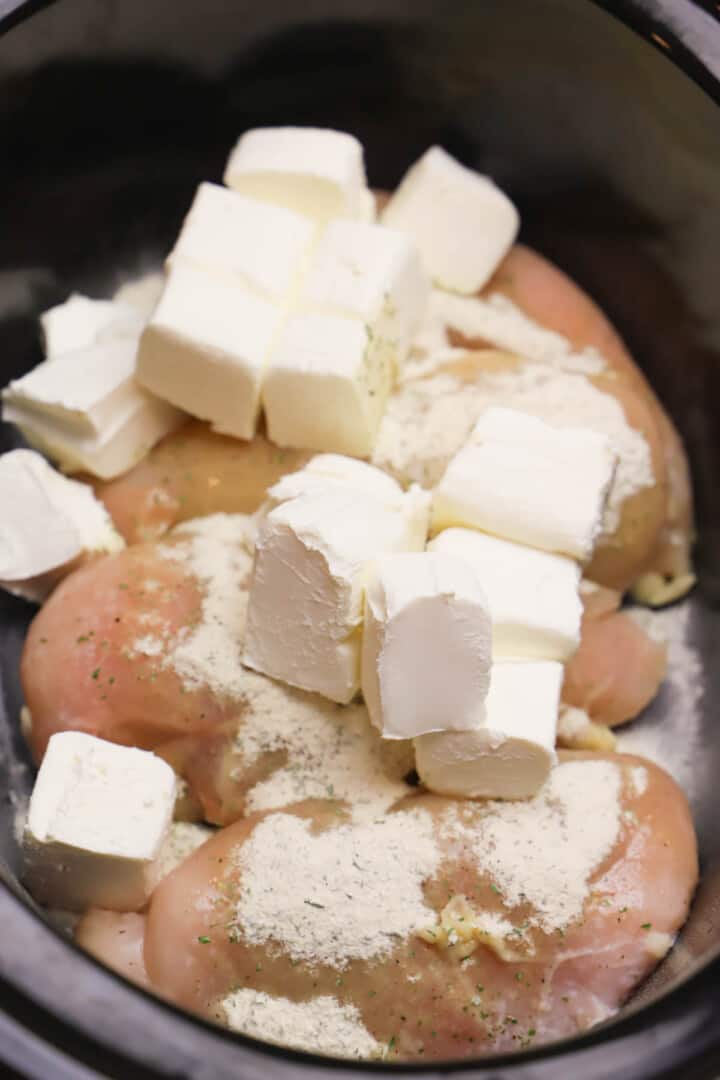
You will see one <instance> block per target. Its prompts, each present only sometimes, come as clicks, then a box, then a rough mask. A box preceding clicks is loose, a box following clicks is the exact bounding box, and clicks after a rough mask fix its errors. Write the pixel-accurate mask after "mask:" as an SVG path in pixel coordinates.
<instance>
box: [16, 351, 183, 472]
mask: <svg viewBox="0 0 720 1080" xmlns="http://www.w3.org/2000/svg"><path fill="white" fill-rule="evenodd" d="M136 353H137V341H136V340H134V339H132V338H123V339H117V340H110V341H106V342H96V343H95V344H93V345H91V346H89V347H88V348H85V349H81V350H79V351H78V352H73V353H63V354H62V355H61V356H59V357H57V359H54V360H46V361H45V362H44V363H42V364H39V365H38V366H37V367H36V368H34V369H33V370H32V371H31V372H29V373H28V374H27V375H24V376H23V377H22V378H20V379H16V380H14V381H13V382H11V383H10V384H9V386H7V387H6V388H5V389H4V390H3V395H2V396H3V402H4V404H3V418H4V419H5V420H7V421H9V422H11V423H14V424H17V426H18V427H19V428H20V430H21V431H22V432H23V434H24V435H25V437H26V438H27V440H28V441H29V442H30V443H31V444H32V445H33V446H36V447H38V448H39V449H41V450H43V451H44V452H45V453H46V454H47V455H48V456H49V457H51V458H52V459H53V460H54V461H56V462H58V463H59V464H60V465H61V467H62V468H64V469H67V470H69V471H72V470H81V469H85V470H87V471H88V472H91V473H93V474H94V475H96V476H100V477H103V478H104V479H109V478H111V477H113V476H118V475H119V474H120V473H122V472H125V471H126V470H127V469H129V468H131V467H132V466H133V465H135V464H136V463H137V462H138V461H139V460H140V459H141V458H143V457H144V456H145V454H146V453H147V452H148V450H149V449H150V448H151V447H152V446H153V445H154V444H155V443H156V442H157V441H158V439H161V438H162V437H163V435H166V434H167V433H168V432H169V431H172V430H173V429H174V428H175V427H177V426H178V424H180V423H181V422H182V420H183V416H182V414H181V413H179V412H178V411H177V410H176V409H174V408H171V406H170V405H168V404H167V403H166V402H164V401H161V400H159V399H158V398H156V397H153V396H152V395H151V394H148V393H147V392H146V391H145V390H144V389H142V387H140V386H139V385H138V383H137V382H136V380H135V376H134V369H135V357H136Z"/></svg>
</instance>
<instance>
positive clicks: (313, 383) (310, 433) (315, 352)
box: [262, 314, 395, 457]
mask: <svg viewBox="0 0 720 1080" xmlns="http://www.w3.org/2000/svg"><path fill="white" fill-rule="evenodd" d="M394 374H395V360H394V354H393V351H392V349H390V348H389V347H388V345H387V343H385V342H383V341H382V340H379V339H378V338H377V337H376V336H375V335H374V334H373V331H372V328H371V327H369V326H367V325H366V324H365V323H363V322H362V321H361V320H359V319H351V318H345V317H342V316H339V315H320V314H306V315H303V314H297V315H293V316H291V317H290V318H289V319H288V321H287V323H286V324H285V327H284V328H283V330H282V331H281V333H280V335H279V337H278V340H277V343H276V345H275V348H274V350H273V354H272V359H271V362H270V364H269V365H268V370H267V374H266V376H265V383H264V386H263V392H262V398H263V404H264V406H265V415H266V418H267V425H268V434H269V436H270V438H271V439H272V441H273V442H274V443H277V445H278V446H292V447H301V448H307V449H309V450H324V451H328V452H334V453H338V454H350V455H354V456H356V457H369V456H370V454H371V452H372V449H373V446H374V445H375V439H376V437H377V432H378V428H379V426H380V421H381V419H382V416H383V412H384V411H385V404H386V402H387V399H388V396H389V394H390V391H391V389H392V386H393V381H394Z"/></svg>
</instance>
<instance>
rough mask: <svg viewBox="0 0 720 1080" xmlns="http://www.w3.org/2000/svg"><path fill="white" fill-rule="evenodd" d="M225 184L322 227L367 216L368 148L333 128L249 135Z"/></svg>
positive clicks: (239, 144)
mask: <svg viewBox="0 0 720 1080" xmlns="http://www.w3.org/2000/svg"><path fill="white" fill-rule="evenodd" d="M223 181H224V183H225V184H227V186H228V187H229V188H232V189H233V190H234V191H237V192H240V194H241V195H246V196H248V197H249V198H251V199H259V200H260V201H263V202H268V203H274V204H276V205H277V206H285V207H287V208H288V209H290V210H295V211H296V212H297V213H300V214H305V215H306V216H308V217H311V218H313V219H314V220H315V221H317V222H318V223H321V224H323V223H325V222H327V221H329V220H330V219H331V218H336V217H343V218H362V217H366V216H367V212H368V201H367V195H366V192H367V180H366V177H365V166H364V163H363V149H362V146H361V144H360V143H359V142H358V140H357V139H356V138H355V137H354V136H353V135H348V134H347V133H346V132H344V131H332V130H330V129H329V128H312V127H270V128H254V129H253V130H251V131H246V132H245V134H244V135H242V136H241V137H240V139H239V141H238V142H237V144H236V146H235V148H234V150H233V151H232V153H231V155H230V158H229V160H228V163H227V166H226V168H225V175H224V177H223Z"/></svg>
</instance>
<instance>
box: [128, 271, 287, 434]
mask: <svg viewBox="0 0 720 1080" xmlns="http://www.w3.org/2000/svg"><path fill="white" fill-rule="evenodd" d="M282 319H283V311H282V308H281V307H279V306H278V305H276V304H274V303H272V302H271V301H270V300H267V299H265V298H263V297H261V296H259V295H258V294H257V293H255V292H253V291H251V290H250V289H247V288H246V287H245V286H244V285H243V284H241V283H239V282H234V281H228V280H221V279H220V278H217V277H213V276H212V275H211V274H208V273H206V272H205V271H203V270H198V269H196V268H195V267H191V266H187V265H180V264H178V265H176V266H175V267H174V268H173V269H172V270H171V272H170V274H169V276H168V280H167V285H166V287H165V291H164V293H163V295H162V298H161V300H160V303H159V304H158V306H157V308H156V310H155V312H154V314H153V316H152V318H151V319H150V322H149V323H148V325H147V327H146V329H145V332H144V333H143V336H142V338H141V341H140V348H139V350H138V356H137V378H138V380H139V382H140V383H141V384H142V385H143V386H144V387H145V388H146V389H148V390H150V391H152V393H154V394H156V395H157V396H158V397H161V398H164V399H165V400H166V401H169V402H170V403H171V404H173V405H176V406H177V407H178V408H180V409H184V410H185V411H186V412H188V413H190V414H191V415H192V416H197V417H199V418H200V419H201V420H209V421H210V424H211V426H212V428H213V430H214V431H218V432H221V433H223V434H225V435H234V436H235V437H236V438H239V439H251V438H252V437H253V435H254V434H255V428H256V425H257V420H258V414H259V412H260V387H261V384H262V379H263V375H264V372H265V366H266V364H267V360H268V354H269V351H270V347H271V344H272V342H273V340H274V338H275V337H276V335H277V333H278V330H279V328H280V325H281V323H282Z"/></svg>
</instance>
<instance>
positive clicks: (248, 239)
mask: <svg viewBox="0 0 720 1080" xmlns="http://www.w3.org/2000/svg"><path fill="white" fill-rule="evenodd" d="M314 237H315V224H314V222H312V221H311V220H310V219H309V218H306V217H302V216H301V215H300V214H295V213H293V212H292V211H291V210H286V209H284V208H283V207H280V206H271V205H268V204H267V203H263V202H259V201H258V200H257V199H247V198H245V197H244V196H242V195H238V194H236V192H234V191H229V190H228V188H225V187H220V186H219V185H217V184H207V183H203V184H200V186H199V188H198V189H197V192H196V194H195V198H194V200H193V203H192V206H191V207H190V210H189V211H188V213H187V216H186V218H185V221H184V223H183V226H182V229H181V230H180V235H179V236H178V238H177V241H176V243H175V247H174V248H173V250H172V252H171V253H170V255H169V256H168V260H167V261H168V266H169V267H173V266H177V265H180V264H182V265H188V266H191V267H194V268H195V269H200V270H206V271H208V272H210V273H213V274H219V275H222V276H227V277H230V278H237V279H239V281H241V282H242V283H243V284H244V285H246V286H247V287H248V288H249V289H252V290H255V291H257V292H258V293H260V295H261V296H264V297H265V298H267V299H270V300H275V301H277V302H279V303H283V302H284V299H285V297H286V296H287V295H288V294H289V293H290V292H291V291H292V290H293V289H294V288H295V287H296V285H297V283H298V281H299V276H300V272H301V269H302V268H303V267H304V263H305V260H306V259H307V257H308V254H309V251H310V248H311V246H312V243H313V240H314Z"/></svg>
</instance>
